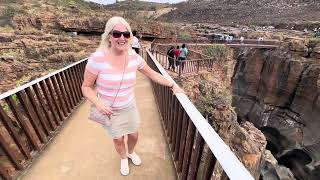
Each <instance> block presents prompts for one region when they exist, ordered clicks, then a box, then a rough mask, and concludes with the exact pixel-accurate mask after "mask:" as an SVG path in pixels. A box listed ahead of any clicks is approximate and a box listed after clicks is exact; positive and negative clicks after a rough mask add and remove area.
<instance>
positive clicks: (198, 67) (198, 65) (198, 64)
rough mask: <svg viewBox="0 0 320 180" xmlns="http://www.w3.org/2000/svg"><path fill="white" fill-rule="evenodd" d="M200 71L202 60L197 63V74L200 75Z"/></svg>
mask: <svg viewBox="0 0 320 180" xmlns="http://www.w3.org/2000/svg"><path fill="white" fill-rule="evenodd" d="M199 69H200V60H198V61H197V73H199Z"/></svg>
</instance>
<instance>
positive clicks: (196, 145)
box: [142, 50, 254, 180]
mask: <svg viewBox="0 0 320 180" xmlns="http://www.w3.org/2000/svg"><path fill="white" fill-rule="evenodd" d="M142 56H143V57H144V59H146V60H147V63H148V65H149V66H150V67H151V68H152V69H153V70H155V71H157V72H159V73H161V74H162V75H163V76H164V77H165V78H167V79H168V80H169V81H172V82H174V81H173V80H172V78H171V77H170V76H169V75H168V73H167V72H166V71H165V70H164V69H163V67H162V66H161V65H160V64H159V63H158V61H157V60H156V57H155V56H154V55H152V53H151V52H149V51H148V50H144V51H143V52H142ZM152 85H153V90H154V95H155V98H156V102H157V104H158V107H159V111H160V115H161V119H162V125H163V129H164V131H165V135H166V139H167V142H168V144H169V149H170V152H171V154H172V159H173V161H174V165H175V169H176V172H177V177H178V179H179V180H185V179H188V180H193V179H204V180H207V179H211V177H213V176H214V177H215V178H217V176H219V175H218V174H214V172H216V171H215V170H216V169H217V168H218V164H220V165H221V166H222V169H223V172H222V173H221V174H220V176H219V177H220V178H219V179H232V180H238V179H241V180H252V179H254V178H253V177H252V176H251V174H250V173H249V172H248V170H247V169H246V168H245V167H244V166H243V164H242V163H241V162H240V161H239V160H238V159H237V157H236V156H235V155H234V154H233V152H232V151H231V150H230V148H229V146H227V145H226V144H225V143H224V142H223V140H222V139H221V138H220V136H219V135H218V134H217V133H216V132H215V131H214V129H213V128H212V127H211V126H210V125H209V123H208V122H207V121H206V120H205V118H204V117H203V116H202V115H201V113H200V112H199V111H198V110H197V109H196V107H195V106H194V105H193V104H192V103H191V101H190V100H189V99H188V97H187V96H186V95H184V94H177V95H174V94H173V92H172V91H171V90H170V89H169V88H168V87H164V86H161V85H159V84H156V83H152ZM204 147H209V149H210V150H209V151H208V152H206V151H205V149H206V148H204ZM200 167H201V168H200Z"/></svg>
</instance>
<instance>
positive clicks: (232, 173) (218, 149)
mask: <svg viewBox="0 0 320 180" xmlns="http://www.w3.org/2000/svg"><path fill="white" fill-rule="evenodd" d="M147 53H148V54H149V56H150V57H151V59H152V61H153V62H154V63H155V65H156V66H157V68H158V69H159V71H160V72H161V73H162V75H163V76H164V77H165V78H166V79H168V80H169V81H171V82H173V83H175V82H174V80H173V79H172V78H171V76H170V75H169V74H168V73H167V72H166V70H165V69H164V68H163V67H162V66H161V65H160V64H159V63H158V61H157V60H156V58H155V57H154V56H153V54H152V53H151V52H150V51H149V50H147ZM176 97H177V98H178V100H179V102H180V104H181V105H182V107H183V108H184V110H185V111H186V112H187V114H188V116H189V117H190V119H191V121H192V122H193V124H194V125H195V126H196V128H197V130H198V131H199V133H200V134H201V136H202V138H203V139H204V140H205V142H206V143H207V145H208V146H209V148H210V149H211V151H212V153H213V154H214V156H215V157H216V159H217V160H218V161H219V163H220V164H221V166H222V168H223V170H224V171H225V172H226V174H227V175H228V177H229V178H230V179H231V180H238V179H241V180H254V178H253V177H252V176H251V174H250V173H249V171H248V170H247V169H246V168H245V167H244V166H243V164H242V163H241V162H240V161H239V159H238V158H237V157H236V156H235V155H234V153H233V152H232V151H231V150H230V147H229V146H227V145H226V144H225V143H224V141H223V140H222V139H221V138H220V136H219V135H218V134H217V133H216V131H215V130H214V129H213V128H212V127H211V126H210V124H209V123H208V122H207V121H206V120H205V118H204V117H203V116H202V114H201V113H200V112H199V111H198V109H197V108H196V107H195V106H194V105H193V103H192V102H191V101H190V99H189V98H188V97H187V96H186V95H185V94H183V93H178V94H176Z"/></svg>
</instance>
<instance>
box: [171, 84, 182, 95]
mask: <svg viewBox="0 0 320 180" xmlns="http://www.w3.org/2000/svg"><path fill="white" fill-rule="evenodd" d="M172 91H173V93H174V94H176V93H183V94H185V92H184V90H183V89H182V88H180V87H179V86H178V85H177V84H175V85H173V87H172Z"/></svg>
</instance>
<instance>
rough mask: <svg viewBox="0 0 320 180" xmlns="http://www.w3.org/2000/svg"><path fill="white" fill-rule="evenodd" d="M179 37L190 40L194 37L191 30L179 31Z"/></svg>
mask: <svg viewBox="0 0 320 180" xmlns="http://www.w3.org/2000/svg"><path fill="white" fill-rule="evenodd" d="M179 38H181V39H183V40H189V39H191V38H192V36H191V34H190V33H189V32H180V33H179Z"/></svg>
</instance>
